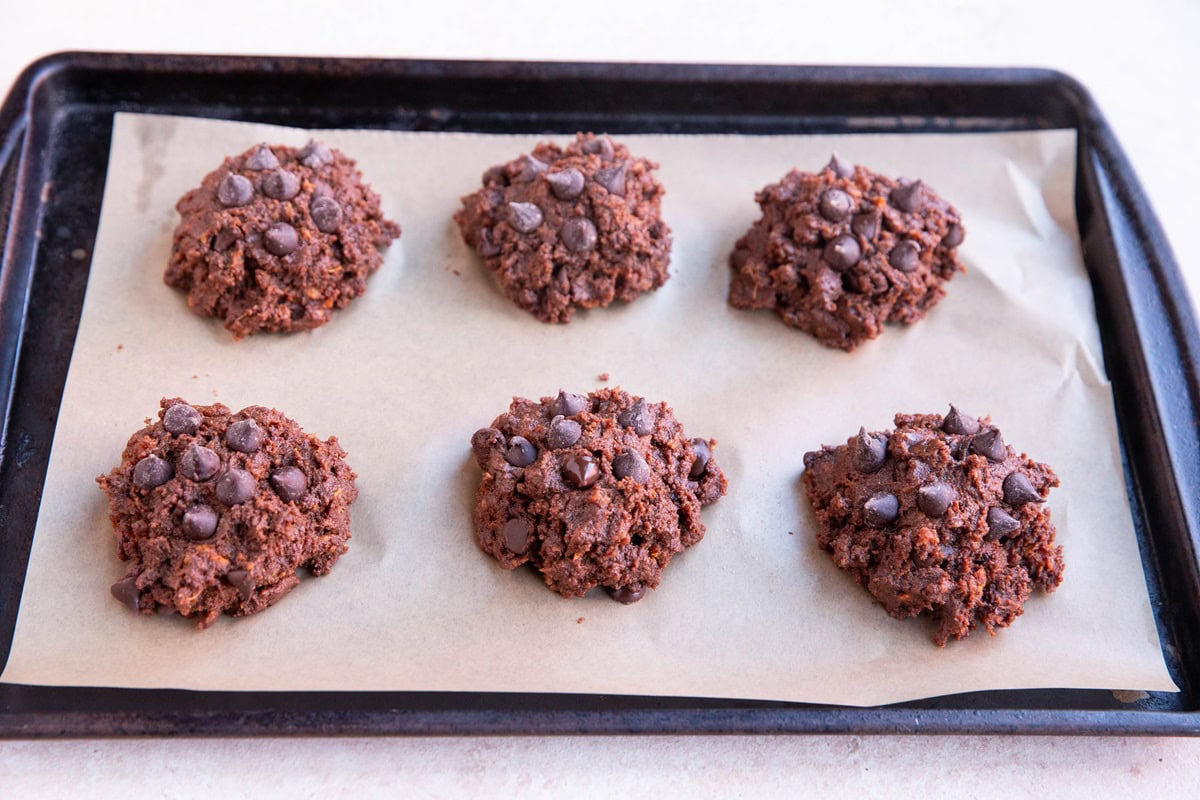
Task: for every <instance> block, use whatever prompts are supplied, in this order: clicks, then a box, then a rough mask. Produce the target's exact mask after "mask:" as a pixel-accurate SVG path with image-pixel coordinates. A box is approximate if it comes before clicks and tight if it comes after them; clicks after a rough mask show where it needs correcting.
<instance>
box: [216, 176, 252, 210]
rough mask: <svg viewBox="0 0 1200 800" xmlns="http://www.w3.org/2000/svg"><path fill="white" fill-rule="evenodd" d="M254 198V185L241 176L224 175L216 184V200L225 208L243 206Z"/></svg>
mask: <svg viewBox="0 0 1200 800" xmlns="http://www.w3.org/2000/svg"><path fill="white" fill-rule="evenodd" d="M253 196H254V185H253V184H252V183H250V180H249V179H248V178H243V177H242V176H241V175H226V176H225V177H224V178H223V179H222V180H221V182H220V183H219V184H217V200H218V201H219V202H220V203H221V205H223V206H225V207H226V208H233V207H234V206H244V205H246V203H249V202H250V198H251V197H253Z"/></svg>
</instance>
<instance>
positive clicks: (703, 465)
mask: <svg viewBox="0 0 1200 800" xmlns="http://www.w3.org/2000/svg"><path fill="white" fill-rule="evenodd" d="M692 453H693V454H694V455H695V457H696V459H695V460H694V461H693V462H692V468H691V469H690V470H688V477H689V478H691V479H692V480H694V481H698V480H700V479H701V478H703V477H704V473H705V472H708V462H709V461H711V460H712V448H711V447H710V446H709V444H708V440H706V439H692Z"/></svg>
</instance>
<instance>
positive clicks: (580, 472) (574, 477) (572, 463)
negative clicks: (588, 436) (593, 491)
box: [562, 453, 600, 489]
mask: <svg viewBox="0 0 1200 800" xmlns="http://www.w3.org/2000/svg"><path fill="white" fill-rule="evenodd" d="M562 476H563V480H565V481H566V482H567V483H568V484H570V485H571V486H573V487H575V488H576V489H586V488H587V487H589V486H591V485H592V484H593V483H595V482H596V481H598V480H600V467H598V466H596V459H594V458H592V457H591V456H590V455H588V454H587V453H576V454H575V455H573V456H569V457H568V458H567V459H566V460H565V461H563V465H562Z"/></svg>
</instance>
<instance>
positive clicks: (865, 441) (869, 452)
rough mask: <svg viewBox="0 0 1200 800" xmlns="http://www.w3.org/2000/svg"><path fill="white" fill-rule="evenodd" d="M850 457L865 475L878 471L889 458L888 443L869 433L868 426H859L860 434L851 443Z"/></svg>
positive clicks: (855, 466)
mask: <svg viewBox="0 0 1200 800" xmlns="http://www.w3.org/2000/svg"><path fill="white" fill-rule="evenodd" d="M850 459H851V461H853V462H854V468H855V469H856V470H858V471H859V472H861V473H863V474H864V475H870V474H871V473H873V472H878V471H879V469H880V468H881V467H882V466H883V462H884V461H886V460H887V443H886V442H885V441H883V440H882V439H880V438H879V437H877V436H874V435H872V434H869V433H867V429H866V428H859V429H858V436H855V437H854V441H853V442H851V444H850Z"/></svg>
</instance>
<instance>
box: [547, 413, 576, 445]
mask: <svg viewBox="0 0 1200 800" xmlns="http://www.w3.org/2000/svg"><path fill="white" fill-rule="evenodd" d="M582 434H583V429H582V428H581V427H579V423H578V422H576V421H575V420H573V419H565V418H563V417H555V418H554V419H553V420H552V421H551V422H550V431H549V433H547V434H546V446H547V447H549V448H550V449H551V450H561V449H563V448H564V447H570V446H571V445H573V444H575V443H576V442H578V441H579V437H580V436H581V435H582Z"/></svg>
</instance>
